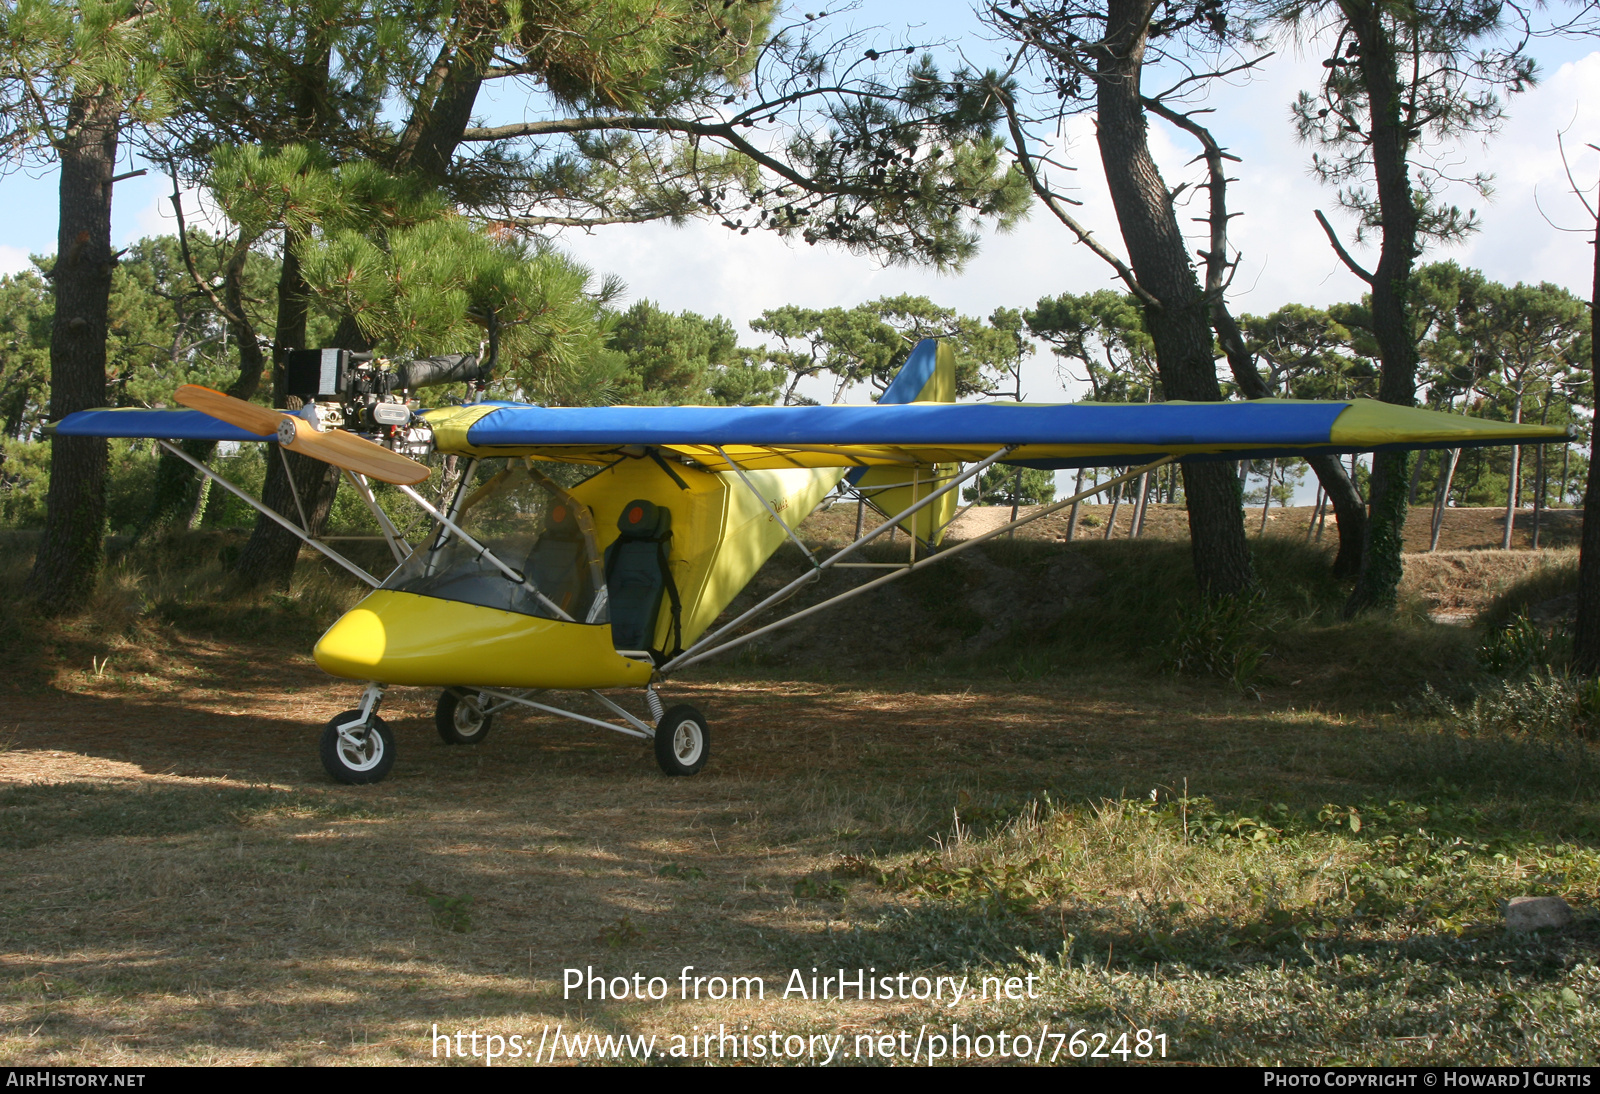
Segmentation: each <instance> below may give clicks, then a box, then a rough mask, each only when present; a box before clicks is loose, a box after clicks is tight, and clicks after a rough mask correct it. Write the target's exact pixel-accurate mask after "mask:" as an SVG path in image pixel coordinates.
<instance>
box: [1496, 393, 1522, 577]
mask: <svg viewBox="0 0 1600 1094" xmlns="http://www.w3.org/2000/svg"><path fill="white" fill-rule="evenodd" d="M1511 420H1512V421H1514V422H1518V423H1520V422H1521V421H1522V391H1521V389H1520V388H1519V389H1518V391H1517V409H1516V413H1515V414H1514V415H1513V416H1512V419H1511ZM1521 479H1522V446H1521V445H1520V444H1514V445H1512V446H1511V474H1510V476H1509V477H1508V478H1507V479H1506V527H1505V534H1504V535H1503V536H1502V537H1501V540H1500V549H1501V550H1502V551H1509V550H1511V532H1512V530H1513V529H1514V528H1515V527H1516V520H1517V500H1518V499H1517V494H1518V493H1519V491H1518V489H1517V487H1518V486H1519V485H1520V481H1521Z"/></svg>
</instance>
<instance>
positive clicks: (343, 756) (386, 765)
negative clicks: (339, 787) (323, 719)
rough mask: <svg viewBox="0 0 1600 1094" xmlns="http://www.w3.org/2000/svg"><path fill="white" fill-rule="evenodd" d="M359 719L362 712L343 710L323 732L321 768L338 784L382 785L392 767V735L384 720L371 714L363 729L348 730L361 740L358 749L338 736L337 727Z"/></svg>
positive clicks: (393, 751) (330, 721)
mask: <svg viewBox="0 0 1600 1094" xmlns="http://www.w3.org/2000/svg"><path fill="white" fill-rule="evenodd" d="M359 717H361V711H360V710H359V709H357V710H346V711H343V712H342V713H340V714H336V715H334V717H333V718H332V719H331V720H329V722H328V724H327V725H326V726H324V727H323V730H322V767H323V770H325V771H327V773H328V774H329V775H331V776H333V778H334V779H335V781H337V782H342V783H346V784H348V785H351V786H365V785H367V784H369V783H376V782H382V781H383V779H384V777H385V776H386V775H388V774H389V769H390V768H392V767H394V753H395V748H394V734H393V733H391V732H389V726H388V725H387V724H386V723H385V722H384V720H383V719H382V718H380V717H378V716H377V715H376V714H374V715H373V716H372V717H370V718H368V719H367V724H366V726H365V727H360V728H357V729H353V730H351V731H350V732H351V734H352V736H356V737H358V738H359V739H360V741H361V742H362V743H361V746H360V747H359V748H357V747H355V746H353V745H352V744H351V743H350V742H349V741H346V740H345V739H344V738H343V737H342V736H340V734H339V727H340V726H341V725H344V724H345V723H346V722H350V721H353V720H355V719H356V718H359Z"/></svg>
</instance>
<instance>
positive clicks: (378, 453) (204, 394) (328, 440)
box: [174, 384, 428, 486]
mask: <svg viewBox="0 0 1600 1094" xmlns="http://www.w3.org/2000/svg"><path fill="white" fill-rule="evenodd" d="M174 398H175V399H176V400H177V401H178V402H179V403H180V404H182V405H183V406H186V407H189V408H190V409H191V410H198V411H200V412H201V413H202V414H209V415H211V416H212V417H213V418H217V419H219V420H221V421H224V422H227V423H228V424H229V425H236V426H238V427H239V428H240V429H243V430H245V431H246V432H248V433H254V434H256V435H257V436H260V437H270V436H272V435H273V434H277V437H278V443H279V444H280V445H282V446H283V447H284V448H287V449H288V450H289V451H290V452H298V453H300V454H301V455H303V456H310V457H311V458H312V459H315V460H321V461H322V462H323V463H331V464H332V465H333V466H335V467H340V468H343V469H344V470H346V471H354V472H356V473H357V474H360V475H365V476H367V477H368V478H371V479H377V480H378V481H379V482H389V483H396V484H400V485H404V486H414V485H416V484H417V483H419V482H422V481H423V480H424V479H426V478H427V477H428V468H427V467H426V466H424V465H423V464H420V463H418V462H417V461H416V460H413V459H410V458H409V457H406V456H402V455H400V454H399V453H398V452H391V451H389V450H388V449H387V448H384V447H383V446H382V445H379V444H373V443H372V442H371V441H369V440H367V439H366V438H365V437H357V436H356V435H355V434H354V433H346V432H344V431H343V430H340V429H330V430H329V431H328V432H326V433H319V432H318V431H317V430H316V429H315V428H313V427H312V425H311V423H309V422H307V421H306V420H305V419H304V418H298V417H296V416H295V415H293V414H286V413H284V412H283V411H281V410H272V409H269V408H268V407H264V406H257V405H256V404H255V403H247V402H245V401H244V400H243V399H235V398H234V397H233V396H232V395H227V394H224V393H223V392H220V391H214V390H212V389H211V388H208V387H201V386H200V385H199V384H184V385H183V386H182V387H180V388H179V389H178V390H177V393H176V394H175V395H174Z"/></svg>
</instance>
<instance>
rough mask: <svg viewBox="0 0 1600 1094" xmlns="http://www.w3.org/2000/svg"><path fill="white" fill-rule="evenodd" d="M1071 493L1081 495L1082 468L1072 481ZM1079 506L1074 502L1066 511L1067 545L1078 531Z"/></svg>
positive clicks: (1078, 503)
mask: <svg viewBox="0 0 1600 1094" xmlns="http://www.w3.org/2000/svg"><path fill="white" fill-rule="evenodd" d="M1072 492H1073V493H1074V494H1081V493H1083V468H1081V467H1080V468H1078V476H1077V478H1076V479H1074V480H1073V484H1072ZM1080 504H1081V503H1080V502H1076V501H1075V502H1073V503H1072V508H1071V509H1069V510H1067V542H1068V543H1071V542H1072V537H1073V536H1074V535H1076V534H1077V531H1078V506H1079V505H1080Z"/></svg>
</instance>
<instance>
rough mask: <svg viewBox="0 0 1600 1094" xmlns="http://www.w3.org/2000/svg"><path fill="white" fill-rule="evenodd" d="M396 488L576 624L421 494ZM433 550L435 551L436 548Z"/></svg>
mask: <svg viewBox="0 0 1600 1094" xmlns="http://www.w3.org/2000/svg"><path fill="white" fill-rule="evenodd" d="M396 486H397V488H398V489H400V490H402V491H404V492H405V495H406V496H407V497H409V498H410V499H411V500H412V501H414V502H416V503H417V504H418V505H420V506H422V509H423V511H424V512H425V513H427V514H428V515H429V516H430V517H432V518H433V519H434V520H436V521H438V522H439V523H440V524H442V525H444V526H445V527H446V528H448V529H450V531H452V532H454V533H455V534H456V538H458V539H460V540H461V542H463V543H465V544H466V545H467V546H469V547H471V548H472V549H473V550H475V551H477V552H478V557H479V558H486V559H488V560H489V562H490V563H491V564H492V565H493V566H494V567H495V568H496V569H498V570H499V571H500V572H501V573H502V574H504V575H505V576H506V577H507V578H508V579H509V580H510V581H512V582H513V583H515V584H517V585H521V586H522V587H523V588H524V589H527V590H528V591H529V592H530V593H532V594H533V595H534V596H535V597H537V598H538V600H539V603H541V604H543V605H544V606H545V607H546V608H549V609H550V610H551V611H552V612H554V613H555V617H556V618H557V619H559V620H561V621H562V622H565V623H576V622H577V620H575V619H573V618H572V616H570V615H568V614H567V613H566V612H564V611H562V610H561V607H560V605H558V604H557V603H556V602H555V601H554V600H551V599H550V598H549V597H548V596H545V595H544V593H542V592H540V591H539V587H538V586H537V585H535V584H534V583H533V582H531V581H529V580H528V579H527V577H526V576H524V575H523V574H519V573H517V571H515V570H513V569H512V568H511V567H510V566H507V565H506V564H505V563H504V562H501V561H500V557H499V556H498V555H496V554H495V553H494V552H493V551H491V550H489V548H487V547H485V546H484V545H483V544H481V543H479V542H478V541H477V540H475V539H473V538H472V537H471V536H469V535H468V534H467V533H466V531H465V530H464V529H462V527H461V525H459V524H457V523H456V522H455V521H453V520H451V519H450V518H449V517H447V516H445V515H444V514H443V513H441V512H440V511H439V510H438V509H437V508H436V507H435V506H434V505H433V503H432V502H430V501H428V499H427V498H425V497H423V496H422V495H421V494H419V493H417V492H416V491H415V490H413V489H411V487H409V486H407V485H405V484H404V483H397V484H396ZM434 549H435V550H437V548H434Z"/></svg>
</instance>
